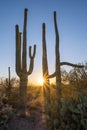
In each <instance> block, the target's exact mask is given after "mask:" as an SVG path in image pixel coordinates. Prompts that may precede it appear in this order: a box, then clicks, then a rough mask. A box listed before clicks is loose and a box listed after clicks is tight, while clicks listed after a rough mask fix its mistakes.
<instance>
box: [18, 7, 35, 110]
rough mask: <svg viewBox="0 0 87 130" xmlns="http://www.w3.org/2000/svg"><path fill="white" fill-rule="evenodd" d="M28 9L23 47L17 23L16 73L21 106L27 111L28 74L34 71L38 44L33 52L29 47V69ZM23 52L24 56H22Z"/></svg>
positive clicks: (25, 15) (25, 12)
mask: <svg viewBox="0 0 87 130" xmlns="http://www.w3.org/2000/svg"><path fill="white" fill-rule="evenodd" d="M27 11H28V9H25V10H24V26H23V47H22V46H21V32H19V26H18V25H16V73H17V75H18V76H19V78H20V108H21V109H22V110H23V111H25V108H26V94H27V83H28V75H30V74H31V73H32V71H33V66H34V58H35V54H36V45H34V51H33V54H32V53H31V49H32V47H31V46H30V47H29V57H30V67H29V70H28V71H27V62H26V59H27V58H26V57H27V43H26V41H27V38H26V34H27V31H26V28H27ZM21 52H22V56H21Z"/></svg>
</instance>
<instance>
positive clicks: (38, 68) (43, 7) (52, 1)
mask: <svg viewBox="0 0 87 130" xmlns="http://www.w3.org/2000/svg"><path fill="white" fill-rule="evenodd" d="M25 8H28V22H27V49H28V46H29V45H31V46H32V47H33V45H34V44H36V45H37V50H36V56H35V61H34V62H35V63H34V70H33V72H32V74H31V75H29V82H36V81H37V77H40V76H41V75H42V23H44V22H45V23H46V42H47V56H48V67H49V73H50V74H51V73H53V72H54V71H55V31H54V21H53V11H56V13H57V24H58V29H59V36H60V60H61V61H68V62H71V63H75V64H78V63H82V62H85V61H87V0H13V1H12V0H1V1H0V61H1V62H0V77H7V76H8V67H9V66H10V67H11V77H15V76H17V74H16V72H15V25H16V24H18V25H19V27H20V31H22V30H23V20H24V9H25ZM27 53H28V51H27ZM29 60H30V59H29V57H28V54H27V66H29ZM63 68H64V67H63ZM65 69H67V67H66V68H65Z"/></svg>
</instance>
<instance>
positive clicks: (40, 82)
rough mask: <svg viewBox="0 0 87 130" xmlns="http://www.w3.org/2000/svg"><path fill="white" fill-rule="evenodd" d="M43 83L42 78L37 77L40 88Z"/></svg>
mask: <svg viewBox="0 0 87 130" xmlns="http://www.w3.org/2000/svg"><path fill="white" fill-rule="evenodd" d="M43 83H44V79H43V78H42V77H39V78H38V84H39V85H41V86H42V85H43Z"/></svg>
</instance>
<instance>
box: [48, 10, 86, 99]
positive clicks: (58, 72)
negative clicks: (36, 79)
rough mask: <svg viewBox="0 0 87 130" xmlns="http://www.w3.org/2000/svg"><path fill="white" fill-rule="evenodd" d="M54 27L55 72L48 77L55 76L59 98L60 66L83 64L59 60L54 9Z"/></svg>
mask: <svg viewBox="0 0 87 130" xmlns="http://www.w3.org/2000/svg"><path fill="white" fill-rule="evenodd" d="M54 27H55V35H56V44H55V58H56V63H55V72H54V73H53V74H52V75H49V78H53V77H56V87H57V98H58V100H59V99H60V97H61V90H62V86H61V71H60V66H62V65H68V66H72V67H78V68H81V67H84V66H82V65H76V64H72V63H69V62H60V52H59V33H58V27H57V20H56V11H54Z"/></svg>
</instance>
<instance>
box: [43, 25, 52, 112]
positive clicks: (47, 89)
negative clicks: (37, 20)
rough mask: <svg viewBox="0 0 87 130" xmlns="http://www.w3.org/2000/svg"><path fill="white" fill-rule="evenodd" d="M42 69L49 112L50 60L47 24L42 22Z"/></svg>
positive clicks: (46, 104)
mask: <svg viewBox="0 0 87 130" xmlns="http://www.w3.org/2000/svg"><path fill="white" fill-rule="evenodd" d="M42 70H43V78H44V84H43V91H44V97H45V106H46V107H45V109H46V111H47V112H48V111H49V110H48V109H49V104H50V82H49V79H48V78H47V76H48V75H49V71H48V61H47V49H46V25H45V23H43V24H42Z"/></svg>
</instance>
